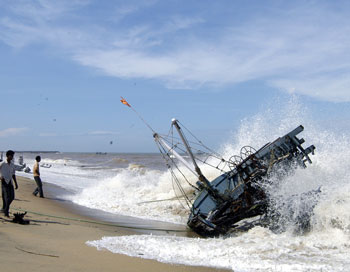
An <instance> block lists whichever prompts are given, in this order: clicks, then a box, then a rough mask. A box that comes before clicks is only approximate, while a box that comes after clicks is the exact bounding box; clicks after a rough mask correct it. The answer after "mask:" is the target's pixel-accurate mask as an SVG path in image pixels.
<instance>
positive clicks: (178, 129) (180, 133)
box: [171, 118, 211, 189]
mask: <svg viewBox="0 0 350 272" xmlns="http://www.w3.org/2000/svg"><path fill="white" fill-rule="evenodd" d="M171 121H172V124H173V125H174V126H175V128H176V130H177V132H178V133H179V135H180V138H181V140H182V142H183V143H184V145H185V147H186V149H187V152H188V154H189V155H190V158H191V160H192V163H193V165H194V168H195V171H196V172H197V174H198V179H199V180H200V181H201V182H202V183H204V184H205V185H206V186H207V187H208V188H210V189H211V185H210V183H209V181H208V180H207V178H206V177H205V176H204V175H203V173H202V171H201V169H200V168H199V166H198V165H197V162H196V159H195V157H194V155H193V153H192V150H191V147H190V145H189V144H188V142H187V140H186V138H185V137H184V135H183V133H182V130H181V128H180V126H179V124H178V121H177V120H176V119H175V118H174V119H172V120H171Z"/></svg>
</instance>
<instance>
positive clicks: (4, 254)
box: [0, 176, 222, 272]
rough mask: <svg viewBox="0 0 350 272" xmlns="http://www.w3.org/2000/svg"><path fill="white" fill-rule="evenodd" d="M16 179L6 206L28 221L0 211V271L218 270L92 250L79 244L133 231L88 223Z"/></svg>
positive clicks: (29, 183) (27, 181)
mask: <svg viewBox="0 0 350 272" xmlns="http://www.w3.org/2000/svg"><path fill="white" fill-rule="evenodd" d="M17 180H18V183H19V189H18V190H16V192H15V193H16V199H15V200H14V201H13V202H12V204H11V208H10V213H12V214H13V213H16V212H22V210H24V211H27V212H28V213H27V215H26V216H25V219H29V220H30V224H29V225H20V224H15V223H12V222H10V221H11V220H12V218H13V215H11V214H10V216H11V218H10V219H8V218H5V217H4V216H3V215H2V214H1V216H0V241H1V244H0V271H6V272H10V271H60V272H62V271H222V270H215V269H213V268H208V267H193V266H183V265H171V264H164V263H160V262H157V261H153V260H145V259H141V258H133V257H128V256H125V255H120V254H113V253H111V252H109V251H98V250H97V249H96V248H95V247H89V246H87V245H86V244H85V242H86V241H88V240H98V239H101V237H103V236H116V235H128V234H137V233H136V232H134V231H132V230H126V229H123V228H117V227H115V226H111V225H108V224H106V225H103V223H104V222H103V221H101V220H100V221H99V223H93V222H92V221H93V220H96V219H92V218H89V217H86V216H83V215H81V214H79V213H77V212H76V210H75V209H71V208H69V205H66V204H62V203H61V202H62V201H60V200H59V199H57V198H55V196H53V195H50V194H49V193H47V195H46V198H39V197H35V196H33V195H32V191H33V190H34V188H35V182H34V181H33V180H30V179H27V178H23V177H18V176H17ZM48 186H50V185H48V184H44V191H46V192H47V191H48V190H45V189H48ZM43 214H45V215H51V216H45V215H43ZM52 216H56V217H52ZM66 218H71V219H72V218H74V219H78V220H70V219H66ZM79 220H83V221H79ZM84 220H85V221H84Z"/></svg>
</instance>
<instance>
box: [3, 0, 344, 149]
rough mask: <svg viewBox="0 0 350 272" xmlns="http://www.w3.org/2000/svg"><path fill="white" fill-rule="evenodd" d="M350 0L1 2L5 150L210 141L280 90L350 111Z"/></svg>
mask: <svg viewBox="0 0 350 272" xmlns="http://www.w3.org/2000/svg"><path fill="white" fill-rule="evenodd" d="M349 48H350V2H349V1H322V0H320V1H282V0H281V1H278V0H276V1H268V0H266V1H260V0H255V1H254V0H252V1H243V0H242V1H239V0H218V1H211V0H201V1H199V0H197V1H192V0H186V1H184V0H137V1H134V0H128V1H121V0H115V1H106V0H60V1H50V0H32V1H24V0H0V64H1V65H0V102H1V107H2V118H1V122H0V150H7V149H14V150H54V151H56V150H57V151H61V152H157V149H156V145H155V144H154V142H153V137H152V132H151V131H150V130H149V129H148V128H147V126H145V125H144V124H143V123H142V121H141V120H140V119H139V118H138V116H137V115H136V114H135V113H134V112H133V111H132V110H131V109H129V108H128V107H127V106H125V105H123V104H121V103H120V97H121V96H122V97H124V98H125V99H126V100H127V101H128V102H129V103H130V104H131V106H132V107H133V108H134V109H135V110H136V111H137V112H138V113H139V114H140V115H141V116H142V117H143V118H144V119H145V120H147V122H148V123H149V124H150V125H151V126H152V128H153V129H154V130H155V131H158V132H164V133H166V132H167V131H168V130H169V126H170V122H171V119H172V118H174V117H175V118H178V119H179V120H180V121H181V122H182V123H184V124H186V127H187V128H190V130H191V131H192V132H193V133H194V134H196V135H197V136H198V138H200V139H201V140H202V141H203V142H205V143H206V144H207V145H208V146H210V147H213V148H215V147H217V146H218V145H220V144H222V143H223V142H225V141H227V139H228V138H229V135H231V134H232V132H233V131H235V130H236V129H237V127H239V125H240V123H241V122H242V120H245V119H246V118H249V117H250V116H254V115H255V114H257V113H258V112H261V111H262V110H264V108H265V107H266V105H267V104H269V103H270V105H271V101H274V100H275V99H277V100H280V101H288V99H290V97H291V96H297V97H298V99H299V101H302V103H303V104H305V105H306V106H307V107H308V108H309V109H310V111H311V113H312V114H313V115H314V116H315V118H316V120H319V121H320V122H325V123H327V122H328V123H332V122H334V121H335V122H339V123H341V124H342V126H343V127H344V129H349V125H348V123H350V122H348V121H350V110H349V102H350V90H349V86H350V50H349Z"/></svg>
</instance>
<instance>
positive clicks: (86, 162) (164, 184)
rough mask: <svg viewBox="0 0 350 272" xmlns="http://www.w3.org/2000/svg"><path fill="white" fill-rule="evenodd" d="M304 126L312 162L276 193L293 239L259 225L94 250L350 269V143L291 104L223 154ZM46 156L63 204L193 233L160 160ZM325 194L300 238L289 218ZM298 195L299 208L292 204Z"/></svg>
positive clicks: (234, 265) (265, 266)
mask: <svg viewBox="0 0 350 272" xmlns="http://www.w3.org/2000/svg"><path fill="white" fill-rule="evenodd" d="M300 124H302V125H303V126H304V127H305V131H304V132H302V133H301V134H300V135H299V137H303V138H304V139H305V140H306V142H305V144H304V146H305V147H306V146H308V145H311V144H314V145H315V146H316V153H315V155H313V156H311V159H312V161H313V163H312V164H309V165H308V167H307V168H306V169H299V170H297V171H296V172H295V173H294V174H293V175H291V176H288V177H286V178H285V179H283V180H276V181H275V185H276V186H271V187H269V188H268V190H269V192H268V194H269V196H270V198H271V201H273V203H275V204H274V208H275V209H277V210H278V211H279V212H280V213H281V214H282V215H283V213H285V219H286V222H284V224H285V231H283V232H280V233H276V232H273V231H271V230H269V229H268V228H263V227H258V226H257V227H254V228H252V229H250V230H249V231H246V232H242V233H240V234H235V235H231V236H225V237H219V238H207V239H203V238H190V237H183V236H179V235H145V234H143V235H131V236H116V237H101V240H96V241H88V242H87V244H88V245H90V246H95V247H96V248H98V249H107V250H110V251H111V252H114V253H121V254H126V255H129V256H137V257H142V258H148V259H156V260H158V261H161V262H167V263H175V264H176V263H179V264H180V263H181V264H187V265H196V266H200V265H203V266H210V267H216V268H227V269H232V270H234V271H350V260H349V256H350V183H349V181H350V177H349V173H350V172H349V170H348V169H349V168H350V161H349V158H350V145H349V144H350V141H349V135H346V134H345V135H344V134H339V133H335V132H334V131H333V130H331V129H325V128H324V127H323V126H320V125H318V122H316V121H313V120H312V119H311V118H310V114H308V113H307V109H305V108H304V107H303V106H301V105H300V103H296V102H295V101H290V104H289V105H284V106H283V108H281V109H277V110H276V108H275V107H274V108H273V109H272V110H270V109H268V110H266V111H264V112H262V113H261V114H257V115H256V116H254V117H252V118H247V119H246V120H242V123H241V126H240V127H239V128H238V129H237V130H235V132H234V133H233V136H232V137H231V138H230V139H227V141H226V142H224V143H222V145H221V148H220V150H218V151H219V152H220V153H221V154H223V156H224V157H226V158H227V157H230V156H231V155H234V154H239V150H240V148H241V147H242V146H244V145H251V146H253V147H255V148H256V149H258V148H260V147H261V146H263V145H264V144H265V143H267V142H270V141H273V140H275V139H276V138H277V137H280V136H282V135H284V134H286V133H288V132H289V131H290V130H292V129H294V128H295V127H297V126H299V125H300ZM31 156H32V154H24V160H25V162H27V163H28V162H29V161H30V160H32V161H34V160H33V158H31ZM42 157H43V161H42V162H43V163H47V164H51V165H52V167H51V168H43V167H42V168H41V175H42V179H43V180H44V181H46V182H49V183H53V184H56V185H58V186H61V187H63V188H65V189H66V190H68V191H70V194H69V195H67V196H61V197H65V198H67V199H69V200H71V201H73V202H74V203H76V204H79V205H82V206H85V207H89V208H94V209H98V210H103V211H106V212H109V213H114V214H116V215H127V216H133V217H135V218H144V219H147V220H158V221H166V222H172V223H177V224H183V225H184V227H185V224H186V221H187V217H188V211H187V210H186V209H185V207H184V206H183V203H181V202H180V201H178V200H176V194H175V193H174V190H173V184H172V182H171V175H170V173H169V172H168V171H167V169H166V167H165V164H164V162H163V161H162V158H161V157H160V156H159V154H88V153H61V154H42ZM203 172H204V171H203ZM205 174H206V173H205ZM22 175H23V174H22ZM24 175H26V174H24ZM209 175H212V173H209ZM318 189H319V190H320V191H321V192H320V194H319V195H318V201H317V203H316V205H315V207H314V209H313V214H312V216H311V230H310V232H308V233H304V234H298V233H296V232H295V225H296V223H295V220H294V218H293V217H292V216H289V212H288V211H290V210H295V211H298V210H302V209H303V208H304V207H305V199H304V200H303V201H301V200H300V199H301V197H300V196H302V195H303V193H306V192H308V191H310V190H318ZM291 197H292V199H294V201H292V202H290V201H287V200H289V199H291ZM156 200H158V201H156ZM307 201H308V199H306V202H307ZM311 201H314V199H311V198H310V203H311ZM285 203H288V207H286V204H285Z"/></svg>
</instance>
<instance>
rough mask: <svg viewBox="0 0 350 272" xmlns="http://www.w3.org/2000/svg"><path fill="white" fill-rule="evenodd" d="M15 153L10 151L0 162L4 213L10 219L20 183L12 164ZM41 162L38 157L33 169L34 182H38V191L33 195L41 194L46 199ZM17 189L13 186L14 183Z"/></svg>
mask: <svg viewBox="0 0 350 272" xmlns="http://www.w3.org/2000/svg"><path fill="white" fill-rule="evenodd" d="M14 155H15V152H14V151H12V150H8V151H7V152H6V159H5V160H4V161H1V162H0V178H1V193H2V210H1V211H2V212H3V213H4V215H5V216H6V217H9V216H10V215H9V210H10V205H11V203H12V201H13V200H14V199H15V189H16V190H17V189H18V183H17V179H16V167H15V165H14V163H13V162H12V160H13V157H14ZM40 161H41V157H40V156H36V158H35V164H34V167H33V175H34V180H35V182H36V185H37V187H36V189H35V190H34V192H33V195H35V196H36V195H37V194H38V193H39V195H40V197H42V198H43V197H44V193H43V185H42V182H41V179H40V171H39V162H40ZM12 181H13V182H14V184H15V187H14V186H13V182H12Z"/></svg>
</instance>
